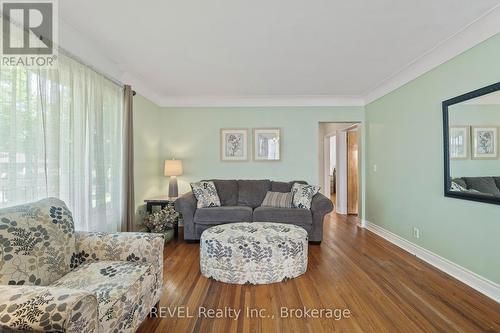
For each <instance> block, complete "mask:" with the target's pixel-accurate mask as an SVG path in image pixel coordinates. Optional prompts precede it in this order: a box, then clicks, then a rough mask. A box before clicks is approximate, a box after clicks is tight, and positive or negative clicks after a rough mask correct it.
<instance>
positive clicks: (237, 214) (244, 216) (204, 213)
mask: <svg viewBox="0 0 500 333" xmlns="http://www.w3.org/2000/svg"><path fill="white" fill-rule="evenodd" d="M250 221H252V208H250V207H245V206H224V207H211V208H198V209H197V210H196V213H195V214H194V223H199V224H219V223H227V222H250Z"/></svg>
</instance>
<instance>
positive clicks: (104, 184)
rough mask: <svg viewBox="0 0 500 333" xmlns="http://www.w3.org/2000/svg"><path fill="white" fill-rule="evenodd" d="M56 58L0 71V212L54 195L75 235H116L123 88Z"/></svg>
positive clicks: (64, 58)
mask: <svg viewBox="0 0 500 333" xmlns="http://www.w3.org/2000/svg"><path fill="white" fill-rule="evenodd" d="M58 60H59V67H58V69H52V70H27V69H25V68H22V67H18V68H14V69H13V68H7V67H0V207H5V206H11V205H15V204H19V203H26V202H29V201H33V200H37V199H40V198H43V197H48V196H53V197H58V198H61V199H62V200H64V201H65V202H66V203H67V204H68V206H69V207H70V209H71V210H72V212H73V215H74V220H75V226H76V229H77V230H97V231H117V230H120V226H121V222H122V212H123V209H122V208H123V207H122V206H123V200H122V193H123V191H122V187H123V181H122V179H123V178H122V177H123V172H122V165H123V158H122V157H123V128H122V126H123V112H122V107H123V106H122V104H123V87H121V86H119V85H117V84H115V83H114V82H112V81H110V80H108V79H106V78H105V77H104V76H102V75H100V74H98V73H96V72H95V71H93V70H92V69H90V68H89V67H87V66H85V65H83V64H81V63H79V62H77V61H76V60H74V59H72V58H70V57H68V56H65V55H64V54H62V53H60V54H59V57H58Z"/></svg>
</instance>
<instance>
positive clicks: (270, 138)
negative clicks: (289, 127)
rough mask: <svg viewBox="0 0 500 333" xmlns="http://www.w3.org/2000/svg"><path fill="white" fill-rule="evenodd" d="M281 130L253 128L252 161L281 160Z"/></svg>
mask: <svg viewBox="0 0 500 333" xmlns="http://www.w3.org/2000/svg"><path fill="white" fill-rule="evenodd" d="M280 140H281V130H280V129H279V128H254V130H253V154H254V157H253V158H254V161H279V160H280V159H281V142H280Z"/></svg>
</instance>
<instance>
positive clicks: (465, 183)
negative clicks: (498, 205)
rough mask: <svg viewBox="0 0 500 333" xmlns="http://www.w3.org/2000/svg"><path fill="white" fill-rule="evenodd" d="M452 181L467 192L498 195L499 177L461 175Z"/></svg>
mask: <svg viewBox="0 0 500 333" xmlns="http://www.w3.org/2000/svg"><path fill="white" fill-rule="evenodd" d="M452 181H453V182H454V183H456V184H458V185H460V186H461V187H463V188H465V189H466V190H467V192H470V193H476V194H482V195H487V196H494V197H500V177H461V178H454V179H453V180H452Z"/></svg>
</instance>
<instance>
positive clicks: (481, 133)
mask: <svg viewBox="0 0 500 333" xmlns="http://www.w3.org/2000/svg"><path fill="white" fill-rule="evenodd" d="M472 159H474V160H495V159H498V127H496V126H488V125H486V126H472Z"/></svg>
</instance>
